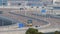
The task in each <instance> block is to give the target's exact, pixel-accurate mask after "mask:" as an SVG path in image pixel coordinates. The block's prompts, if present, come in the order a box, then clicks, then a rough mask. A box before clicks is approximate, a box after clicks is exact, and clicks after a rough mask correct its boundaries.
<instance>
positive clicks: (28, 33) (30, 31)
mask: <svg viewBox="0 0 60 34" xmlns="http://www.w3.org/2000/svg"><path fill="white" fill-rule="evenodd" d="M26 34H43V33H42V32H38V30H37V29H34V28H29V29H28V30H27V31H26Z"/></svg>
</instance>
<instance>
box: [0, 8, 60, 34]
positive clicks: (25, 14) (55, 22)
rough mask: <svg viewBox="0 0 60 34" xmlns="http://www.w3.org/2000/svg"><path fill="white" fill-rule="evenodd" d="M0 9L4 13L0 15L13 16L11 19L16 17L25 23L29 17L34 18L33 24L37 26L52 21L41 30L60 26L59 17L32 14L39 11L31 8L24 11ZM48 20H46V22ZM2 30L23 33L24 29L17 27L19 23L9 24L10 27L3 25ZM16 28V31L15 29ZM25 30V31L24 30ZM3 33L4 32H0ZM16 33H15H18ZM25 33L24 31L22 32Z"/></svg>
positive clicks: (10, 33)
mask: <svg viewBox="0 0 60 34" xmlns="http://www.w3.org/2000/svg"><path fill="white" fill-rule="evenodd" d="M0 11H3V14H0V16H4V17H8V18H11V19H15V20H17V21H21V22H23V23H27V20H28V19H32V20H33V25H34V26H36V25H39V26H42V25H46V24H47V23H46V22H48V24H49V23H50V25H49V26H47V27H43V28H39V30H42V31H43V29H44V30H46V29H55V28H60V27H59V26H60V19H57V18H54V17H53V18H51V17H44V16H37V15H32V14H33V13H35V14H36V13H39V11H32V10H31V11H30V10H28V11H27V10H23V11H20V10H19V9H1V8H0ZM9 12H12V13H14V14H11V13H9ZM44 21H46V22H44ZM0 29H1V30H0V31H3V30H4V31H6V30H12V31H13V32H11V31H10V32H8V31H7V32H4V33H3V34H5V33H6V34H7V33H9V34H12V33H14V32H17V33H18V34H19V33H22V31H19V30H20V29H19V28H18V27H17V24H16V25H15V26H9V27H8V28H7V27H3V28H2V27H1V28H0ZM14 30H16V31H14ZM23 32H25V31H23ZM0 33H1V34H2V32H0ZM17 33H15V34H17ZM22 34H23V33H22Z"/></svg>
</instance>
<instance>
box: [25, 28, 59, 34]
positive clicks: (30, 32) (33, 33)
mask: <svg viewBox="0 0 60 34" xmlns="http://www.w3.org/2000/svg"><path fill="white" fill-rule="evenodd" d="M52 33H53V34H60V32H59V31H55V32H52ZM25 34H50V33H42V32H38V30H37V29H34V28H29V29H28V30H27V31H26V33H25Z"/></svg>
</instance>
